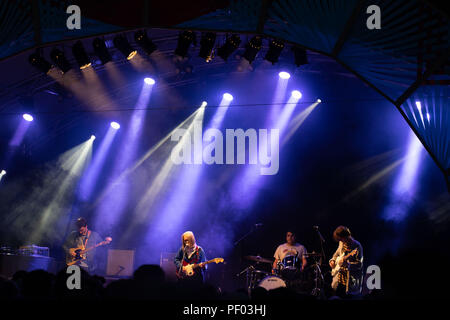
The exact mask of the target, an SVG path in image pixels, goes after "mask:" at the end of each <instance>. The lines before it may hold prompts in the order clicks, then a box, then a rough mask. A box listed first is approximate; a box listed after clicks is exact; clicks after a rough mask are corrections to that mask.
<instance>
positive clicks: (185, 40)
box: [175, 31, 195, 58]
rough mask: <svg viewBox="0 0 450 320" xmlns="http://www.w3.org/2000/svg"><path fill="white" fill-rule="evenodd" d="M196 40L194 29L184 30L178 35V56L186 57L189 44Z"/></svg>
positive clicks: (176, 50) (176, 52) (176, 51)
mask: <svg viewBox="0 0 450 320" xmlns="http://www.w3.org/2000/svg"><path fill="white" fill-rule="evenodd" d="M194 41H195V34H194V32H192V31H184V32H183V33H181V34H180V35H179V36H178V44H177V48H176V49H175V54H176V55H177V56H180V57H183V58H185V57H186V56H187V52H188V50H189V46H190V45H191V43H192V42H194Z"/></svg>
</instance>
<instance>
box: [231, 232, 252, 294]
mask: <svg viewBox="0 0 450 320" xmlns="http://www.w3.org/2000/svg"><path fill="white" fill-rule="evenodd" d="M255 230H256V228H255V225H253V226H252V227H251V228H250V231H249V232H247V233H246V234H244V235H243V236H242V237H241V238H240V239H239V240H237V241H236V242H234V246H235V247H236V246H237V245H238V244H239V243H241V242H242V241H243V240H244V239H245V238H247V237H248V236H249V235H250V234H252V233H253V232H254V231H255ZM240 251H241V254H240V257H239V258H240V263H242V246H241V250H240ZM253 270H255V268H254V267H253V266H249V267H247V268H245V269H244V270H242V271H241V272H240V273H238V274H237V275H236V277H240V276H241V275H242V274H243V273H244V272H246V273H247V277H246V278H247V279H246V280H247V281H246V282H247V283H246V285H247V293H248V295H249V297H250V295H251V289H252V285H253Z"/></svg>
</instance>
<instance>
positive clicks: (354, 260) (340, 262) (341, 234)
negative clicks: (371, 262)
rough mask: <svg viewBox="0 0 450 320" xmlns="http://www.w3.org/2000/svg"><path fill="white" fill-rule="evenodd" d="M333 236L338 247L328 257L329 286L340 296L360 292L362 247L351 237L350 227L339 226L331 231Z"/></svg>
mask: <svg viewBox="0 0 450 320" xmlns="http://www.w3.org/2000/svg"><path fill="white" fill-rule="evenodd" d="M333 238H334V240H335V241H338V242H339V247H338V248H337V250H336V252H335V253H334V255H333V257H332V258H331V259H330V261H329V263H330V267H331V269H332V270H331V275H332V276H333V281H332V283H331V287H332V289H333V290H334V292H335V294H336V295H337V296H339V297H341V298H344V297H348V296H349V295H356V294H360V293H361V288H362V287H361V282H362V263H363V249H362V246H361V244H360V243H359V242H358V241H356V240H355V239H353V237H352V234H351V232H350V229H349V228H347V227H345V226H339V227H337V228H336V230H334V232H333Z"/></svg>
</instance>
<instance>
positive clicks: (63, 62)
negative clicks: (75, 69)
mask: <svg viewBox="0 0 450 320" xmlns="http://www.w3.org/2000/svg"><path fill="white" fill-rule="evenodd" d="M50 58H52V60H53V62H54V63H55V64H56V66H57V67H58V68H59V69H61V71H62V73H66V72H67V71H69V70H70V69H72V66H71V65H70V63H69V61H67V59H66V57H65V56H64V53H63V52H62V51H61V50H59V49H53V50H52V51H51V52H50Z"/></svg>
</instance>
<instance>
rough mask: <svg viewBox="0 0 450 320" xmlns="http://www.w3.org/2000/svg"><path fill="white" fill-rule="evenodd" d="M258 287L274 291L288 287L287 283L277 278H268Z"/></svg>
mask: <svg viewBox="0 0 450 320" xmlns="http://www.w3.org/2000/svg"><path fill="white" fill-rule="evenodd" d="M258 287H262V288H264V289H266V290H273V289H277V288H282V287H286V282H284V280H283V279H281V278H280V277H277V276H267V277H265V278H264V279H262V280H261V281H260V282H259V283H258Z"/></svg>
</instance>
